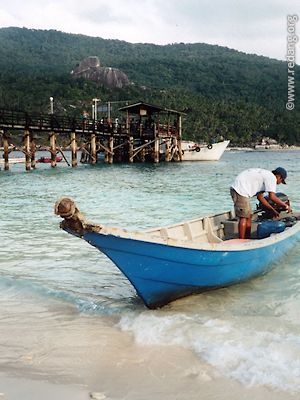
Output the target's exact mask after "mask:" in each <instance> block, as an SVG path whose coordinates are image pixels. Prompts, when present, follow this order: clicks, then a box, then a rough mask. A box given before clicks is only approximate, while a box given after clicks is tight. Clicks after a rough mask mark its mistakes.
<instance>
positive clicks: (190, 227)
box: [55, 198, 300, 308]
mask: <svg viewBox="0 0 300 400" xmlns="http://www.w3.org/2000/svg"><path fill="white" fill-rule="evenodd" d="M55 213H56V214H57V215H60V216H61V217H62V218H64V220H63V221H62V223H61V228H62V229H64V230H65V231H67V232H68V233H71V234H73V235H75V236H78V237H81V238H82V239H84V240H86V241H87V242H88V243H89V244H91V245H92V246H94V247H96V248H97V249H99V250H100V251H101V252H103V253H104V254H106V256H107V257H109V258H110V259H111V260H112V261H113V263H114V264H115V265H116V266H117V267H118V268H119V269H120V270H121V271H122V272H123V274H124V275H125V276H126V277H127V278H128V279H129V281H130V282H131V283H132V285H133V286H134V287H135V289H136V291H137V293H138V295H139V296H140V297H141V298H142V299H143V301H144V303H145V304H146V306H147V307H149V308H157V307H161V306H164V305H165V304H167V303H169V302H171V301H173V300H175V299H178V298H180V297H183V296H187V295H190V294H194V293H200V292H203V291H207V290H211V289H216V288H221V287H225V286H229V285H233V284H236V283H239V282H242V281H245V280H248V279H250V278H253V277H256V276H259V275H262V274H265V273H266V272H267V271H268V270H269V269H271V268H272V267H273V266H274V264H273V263H274V261H277V260H279V259H280V257H282V256H283V255H284V254H286V253H287V252H288V251H289V250H290V249H291V248H292V247H293V246H294V245H295V242H296V241H297V240H299V239H300V221H298V215H296V214H287V213H281V214H283V215H282V217H281V221H279V223H280V224H281V225H282V224H283V225H284V227H283V229H284V231H283V232H281V233H274V234H271V236H269V237H266V238H264V239H257V237H258V232H259V227H261V226H262V224H263V223H264V221H263V220H262V221H261V220H260V218H261V215H259V214H257V216H256V219H255V220H254V221H253V224H252V239H247V240H241V239H237V237H238V221H237V219H235V218H234V215H233V213H232V212H230V211H227V212H223V213H220V214H216V215H211V216H206V217H201V218H197V219H192V220H190V221H186V222H183V223H178V224H175V225H170V226H166V227H158V228H154V229H148V230H143V231H129V230H126V229H122V228H114V227H109V226H105V225H98V224H94V223H89V222H87V221H86V220H85V218H84V216H83V215H82V214H81V213H80V211H79V210H78V209H77V207H76V205H75V203H74V202H73V200H71V199H69V198H64V199H61V200H60V201H58V202H57V203H56V205H55ZM271 222H272V221H271ZM270 233H271V232H269V234H270Z"/></svg>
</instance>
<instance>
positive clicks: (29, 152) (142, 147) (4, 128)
mask: <svg viewBox="0 0 300 400" xmlns="http://www.w3.org/2000/svg"><path fill="white" fill-rule="evenodd" d="M119 112H120V114H121V115H122V116H121V118H115V119H114V120H112V119H111V118H107V117H105V118H99V119H97V113H96V112H95V113H94V115H93V117H92V119H89V118H88V116H85V115H83V116H82V117H80V118H79V117H71V116H60V115H56V114H54V113H50V114H34V113H27V112H23V111H11V110H4V109H0V146H2V147H1V150H2V153H3V154H2V160H1V161H2V162H1V163H0V165H3V167H4V170H8V169H9V166H10V164H12V163H13V162H14V159H13V158H10V153H11V152H12V151H20V152H22V153H23V154H24V164H25V169H26V171H29V170H31V169H32V168H36V164H37V161H38V160H37V159H36V153H37V151H38V150H45V151H48V152H49V165H51V167H53V168H54V167H56V165H57V160H58V159H61V158H62V159H63V160H64V161H65V162H66V163H67V164H68V165H70V166H71V167H76V166H77V165H78V160H79V161H80V162H82V163H89V164H97V163H99V162H106V163H108V164H113V163H115V162H128V163H133V162H153V163H159V162H161V161H165V162H170V161H179V162H180V161H182V149H181V138H182V115H183V114H184V113H182V112H180V111H176V110H171V109H167V108H163V107H160V106H156V105H152V104H148V103H145V102H138V103H134V104H130V105H126V106H125V107H122V108H119ZM20 136H21V137H22V140H21V143H17V142H16V138H17V137H20ZM39 140H40V141H41V142H42V143H39ZM19 141H20V140H19ZM45 142H46V143H47V144H46V145H45ZM66 150H68V151H70V152H71V156H70V157H69V159H68V157H67V156H66V154H65V151H66ZM58 156H59V157H58ZM19 162H20V161H19Z"/></svg>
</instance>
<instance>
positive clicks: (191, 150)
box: [181, 140, 229, 161]
mask: <svg viewBox="0 0 300 400" xmlns="http://www.w3.org/2000/svg"><path fill="white" fill-rule="evenodd" d="M228 145H229V140H224V141H222V142H217V143H212V144H208V145H200V144H198V143H195V142H191V141H185V140H182V142H181V149H182V161H218V160H219V159H220V158H221V157H222V155H223V153H224V151H225V149H226V147H227V146H228Z"/></svg>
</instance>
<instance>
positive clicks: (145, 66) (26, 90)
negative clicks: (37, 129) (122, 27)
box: [0, 28, 300, 144]
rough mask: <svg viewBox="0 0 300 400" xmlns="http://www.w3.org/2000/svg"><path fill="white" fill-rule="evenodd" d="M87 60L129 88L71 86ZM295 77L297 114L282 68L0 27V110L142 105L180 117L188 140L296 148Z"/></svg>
mask: <svg viewBox="0 0 300 400" xmlns="http://www.w3.org/2000/svg"><path fill="white" fill-rule="evenodd" d="M283 51H285V49H283ZM88 56H97V57H99V59H100V61H101V65H104V66H110V67H114V68H118V69H120V70H121V71H123V72H125V73H126V74H127V76H128V78H129V80H130V81H131V82H132V84H131V85H130V86H128V87H126V88H123V89H107V88H103V87H99V86H97V84H96V83H93V82H89V81H86V80H84V79H79V80H74V79H73V78H72V76H71V74H70V72H71V71H72V70H73V69H74V68H75V67H76V65H77V64H78V63H79V62H80V61H82V60H83V59H84V58H86V57H88ZM299 77H300V67H299V66H297V67H295V80H296V81H295V89H296V93H295V99H296V100H295V109H294V110H291V111H288V110H286V108H285V104H286V102H287V81H288V76H287V63H286V62H282V61H277V60H272V59H269V58H266V57H261V56H256V55H249V54H245V53H241V52H238V51H235V50H231V49H228V48H225V47H220V46H212V45H207V44H203V43H196V44H183V43H176V44H170V45H165V46H158V45H153V44H131V43H127V42H124V41H119V40H105V39H101V38H94V37H88V36H84V35H74V34H67V33H63V32H58V31H54V30H50V31H44V30H32V29H26V28H2V29H0V107H6V108H17V109H23V110H28V111H37V112H47V111H48V107H49V97H50V96H53V97H54V98H55V107H56V110H55V111H56V112H58V113H62V112H67V113H68V112H75V111H74V110H78V112H79V111H80V110H82V109H83V108H86V107H89V106H90V104H91V100H92V98H93V97H95V96H96V97H99V98H100V99H101V101H102V102H106V101H119V100H130V101H133V102H134V101H139V100H143V101H147V102H150V103H154V104H158V105H161V106H166V107H170V108H173V109H177V110H181V111H185V112H186V117H185V120H184V134H185V136H187V137H190V138H194V139H197V138H201V139H208V138H209V137H210V138H213V137H215V136H218V135H222V136H224V137H226V138H229V139H231V140H232V141H233V143H236V144H250V143H251V142H254V141H257V140H259V138H260V137H262V136H270V137H273V138H275V139H277V140H279V141H280V142H286V143H289V144H296V143H297V144H299V143H300V128H299V126H300V111H299V107H298V108H297V99H298V98H300V97H299V96H298V93H299V87H300V79H299ZM299 95H300V93H299ZM70 105H72V108H70V107H69V106H70ZM74 106H75V107H76V109H75V108H74Z"/></svg>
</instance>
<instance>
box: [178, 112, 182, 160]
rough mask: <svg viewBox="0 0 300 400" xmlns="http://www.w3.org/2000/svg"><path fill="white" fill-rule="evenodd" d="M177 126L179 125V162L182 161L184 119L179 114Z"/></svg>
mask: <svg viewBox="0 0 300 400" xmlns="http://www.w3.org/2000/svg"><path fill="white" fill-rule="evenodd" d="M177 124H178V143H177V145H178V154H179V160H180V161H182V147H181V137H182V118H181V115H180V114H178V117H177Z"/></svg>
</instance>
